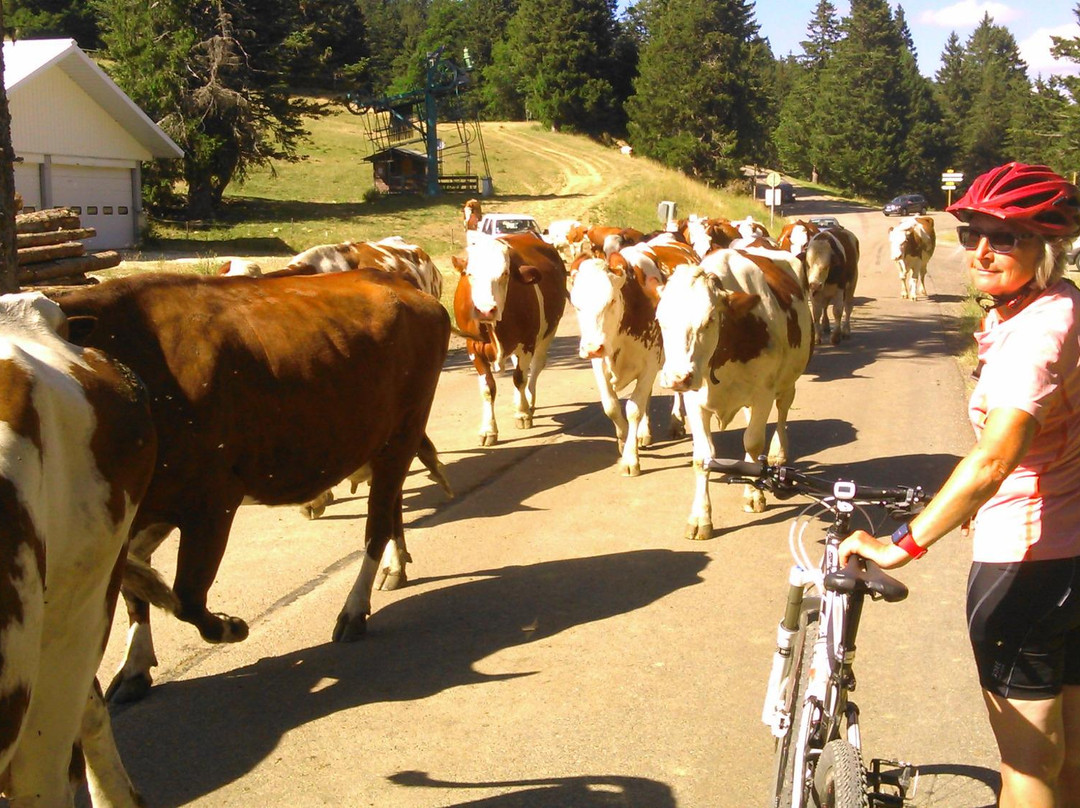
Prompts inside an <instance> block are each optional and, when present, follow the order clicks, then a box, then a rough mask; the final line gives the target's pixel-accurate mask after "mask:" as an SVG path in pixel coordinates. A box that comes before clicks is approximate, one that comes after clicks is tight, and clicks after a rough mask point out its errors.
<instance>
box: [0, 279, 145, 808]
mask: <svg viewBox="0 0 1080 808" xmlns="http://www.w3.org/2000/svg"><path fill="white" fill-rule="evenodd" d="M61 334H64V335H66V334H67V320H66V318H65V317H64V315H63V313H62V312H61V311H60V308H59V306H57V305H56V304H55V303H53V302H52V301H51V300H48V299H47V298H45V297H44V296H43V295H41V294H39V293H24V294H14V295H4V296H2V297H0V401H2V402H3V404H2V405H0V524H2V525H3V528H2V529H0V627H2V630H0V792H2V793H3V794H5V795H6V796H7V799H8V804H9V805H12V806H71V805H73V804H74V785H73V783H72V782H71V779H70V767H71V764H72V760H73V756H72V749H73V747H74V746H76V745H78V746H81V748H82V751H83V753H84V755H85V760H86V763H87V774H88V777H89V785H90V795H91V799H92V800H93V801H94V803H95V804H97V805H111V806H125V807H126V808H134V806H136V805H141V804H142V803H141V801H140V800H139V796H138V794H137V793H136V792H135V790H134V788H133V787H132V785H131V781H130V780H129V779H128V776H127V773H126V772H125V771H124V768H123V765H122V764H121V762H120V756H119V754H118V752H117V750H116V745H115V742H114V741H113V736H112V730H111V728H110V725H109V716H108V712H107V711H106V709H105V705H104V703H103V701H102V697H101V691H100V690H99V689H98V687H97V681H96V678H95V675H96V673H97V669H98V666H99V665H100V664H101V657H102V652H103V650H104V648H105V641H106V639H107V638H108V636H109V629H110V627H111V625H112V618H113V612H114V609H115V606H116V597H117V594H118V593H117V584H118V581H119V578H118V576H117V573H118V572H119V571H120V570H121V569H122V566H123V563H124V556H125V554H126V547H127V540H128V532H129V530H130V527H131V523H132V519H133V518H134V516H135V509H136V506H137V505H138V504H139V502H140V500H141V499H142V496H143V494H144V492H145V491H146V487H147V485H148V484H149V482H150V477H151V475H152V473H153V469H154V458H155V455H156V449H157V443H156V438H155V432H154V425H153V421H152V420H151V417H150V410H149V404H148V396H147V393H146V390H145V389H144V388H143V386H142V384H141V382H139V381H138V380H137V379H136V378H135V376H134V375H133V374H132V373H131V371H130V370H128V369H127V368H125V367H123V366H121V365H119V364H117V363H115V362H113V361H112V360H111V359H109V358H108V357H106V356H105V355H104V354H102V353H100V352H99V351H96V350H93V349H82V348H79V347H77V346H75V345H72V344H71V343H69V342H67V341H66V340H64V339H63V337H62V336H61ZM76 759H77V758H76Z"/></svg>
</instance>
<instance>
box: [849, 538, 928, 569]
mask: <svg viewBox="0 0 1080 808" xmlns="http://www.w3.org/2000/svg"><path fill="white" fill-rule="evenodd" d="M853 555H858V556H862V557H863V558H869V559H870V560H871V561H873V562H874V563H876V564H877V565H878V566H879V567H881V568H882V569H887V570H888V569H893V568H895V567H902V566H904V564H906V563H908V562H909V561H911V556H909V555H908V554H907V552H906V551H905V550H904V549H903V548H902V547H897V546H896V545H895V544H893V543H892V542H891V541H889V540H888V539H886V540H885V541H881V540H879V539H876V538H874V537H873V536H871V535H870V534H869V533H867V532H866V531H865V530H856V531H855V532H854V533H852V534H851V535H850V536H848V537H847V538H846V539H844V540H843V541H842V542H840V566H841V567H844V566H846V565H847V562H848V559H849V558H851V556H853Z"/></svg>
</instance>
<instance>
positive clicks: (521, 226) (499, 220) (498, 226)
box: [477, 213, 540, 236]
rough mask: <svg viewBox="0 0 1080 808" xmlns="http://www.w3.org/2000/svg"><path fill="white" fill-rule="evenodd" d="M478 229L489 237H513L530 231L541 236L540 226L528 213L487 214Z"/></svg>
mask: <svg viewBox="0 0 1080 808" xmlns="http://www.w3.org/2000/svg"><path fill="white" fill-rule="evenodd" d="M477 229H478V230H479V231H480V232H481V233H484V234H486V235H489V236H503V235H512V234H514V233H524V232H526V231H529V230H531V231H532V232H533V233H535V234H536V235H538V236H539V235H540V225H539V224H537V222H536V219H534V218H533V217H532V216H529V215H528V214H527V213H485V214H484V216H483V217H482V218H481V219H480V224H479V225H478V226H477Z"/></svg>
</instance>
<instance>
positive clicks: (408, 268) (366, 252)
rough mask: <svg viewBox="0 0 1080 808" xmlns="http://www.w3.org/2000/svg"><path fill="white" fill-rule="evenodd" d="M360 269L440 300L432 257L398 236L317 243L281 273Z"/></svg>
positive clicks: (438, 278) (438, 276)
mask: <svg viewBox="0 0 1080 808" xmlns="http://www.w3.org/2000/svg"><path fill="white" fill-rule="evenodd" d="M360 267H373V268H375V269H381V270H383V271H384V272H392V273H397V274H399V275H403V276H405V277H406V278H409V279H411V280H412V282H413V284H414V285H416V286H417V287H418V288H419V289H420V290H421V291H424V292H427V293H428V294H429V295H431V296H432V297H434V298H435V299H436V300H438V299H439V298H441V297H442V289H443V277H442V273H441V272H439V269H438V267H436V266H435V264H434V262H433V261H432V260H431V256H430V255H428V254H427V252H425V251H424V250H423V249H421V248H420V247H418V246H417V245H415V244H409V243H408V242H407V241H405V239H403V238H402V237H401V236H389V237H388V238H384V239H382V240H381V241H346V242H345V243H343V244H320V245H318V246H316V247H310V248H309V249H306V250H304V251H303V252H301V253H298V254H296V255H294V256H293V257H292V259H291V260H290V261H289V263H288V264H287V265H286V266H285V268H284V269H283V270H281V271H282V272H294V273H295V272H301V273H302V272H311V273H313V274H320V273H325V272H345V271H346V270H350V269H358V268H360Z"/></svg>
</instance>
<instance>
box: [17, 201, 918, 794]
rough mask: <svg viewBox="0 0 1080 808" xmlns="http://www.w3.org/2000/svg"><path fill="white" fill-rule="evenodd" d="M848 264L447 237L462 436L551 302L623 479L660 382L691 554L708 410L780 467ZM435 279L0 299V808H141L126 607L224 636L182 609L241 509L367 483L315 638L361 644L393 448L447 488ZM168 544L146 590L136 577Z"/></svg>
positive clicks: (388, 271) (908, 226)
mask: <svg viewBox="0 0 1080 808" xmlns="http://www.w3.org/2000/svg"><path fill="white" fill-rule="evenodd" d="M471 204H474V203H472V202H471V203H470V205H471ZM477 207H478V206H477ZM471 214H475V210H471V209H470V207H469V206H467V207H466V210H465V225H466V228H467V229H468V228H469V225H470V219H471V221H472V223H473V226H475V221H476V217H475V215H471ZM890 240H891V243H892V250H893V258H894V259H895V260H896V261H897V262H898V266H899V268H900V275H901V289H902V296H904V297H910V298H911V299H917V297H918V296H919V295H920V294H921V295H923V296H925V288H924V286H923V282H922V278H923V276H924V274H925V268H926V262H927V260H928V259H929V257H930V255H931V254H932V252H933V249H934V230H933V221H932V220H931V219H929V218H928V217H914V218H910V219H905V220H903V221H902V222H901V223H900V224H898V225H896V226H894V227H893V228H890ZM858 259H859V244H858V240H857V239H856V238H855V236H854V234H853V233H851V232H850V231H848V230H845V229H844V228H842V227H832V228H824V229H822V228H818V227H816V226H815V225H813V224H811V223H809V222H804V221H797V222H793V223H791V224H788V225H786V226H785V227H784V228H783V230H782V232H781V233H780V234H779V236H778V237H777V238H775V239H774V238H772V237H771V236H770V234H769V233H768V232H767V230H766V229H765V228H764V227H763V226H762V225H761V224H759V223H757V222H755V221H753V220H752V219H747V220H744V221H738V222H732V221H729V220H727V219H721V218H700V217H690V218H689V219H686V220H682V221H679V222H673V223H671V227H670V228H669V229H668V230H665V231H662V232H658V233H653V234H644V233H642V232H639V231H636V230H633V229H631V228H621V227H600V226H592V227H589V226H585V225H583V224H581V223H579V222H570V221H566V222H556V223H552V225H551V226H550V227H549V229H548V231H547V232H546V233H545V235H544V237H542V238H541V237H539V236H536V235H534V234H531V233H522V234H515V235H507V236H498V237H490V236H483V235H475V234H471V235H470V236H469V238H467V246H466V248H465V255H464V256H462V257H455V258H454V261H453V263H454V267H455V269H456V270H457V272H458V274H459V278H458V282H457V288H456V291H455V294H454V300H453V307H452V308H453V318H454V320H455V322H456V329H457V331H458V333H459V334H460V335H461V336H462V337H464V338H465V341H466V345H467V350H468V353H469V356H470V358H471V360H472V362H473V364H474V367H475V369H476V371H477V374H478V382H479V388H480V393H481V399H482V401H481V420H480V423H481V426H480V433H479V439H480V442H481V444H482V445H484V446H491V445H494V444H495V443H496V442H497V441H498V435H499V432H498V426H497V423H496V418H495V406H494V405H495V394H496V385H495V374H496V373H497V372H499V371H501V370H502V369H504V368H509V369H511V370H512V375H513V383H514V415H515V421H516V425H517V426H518V427H519V428H529V427H531V426H532V419H533V414H534V411H535V408H536V396H537V380H538V378H539V376H540V374H541V371H542V370H543V368H544V366H545V364H546V361H547V352H548V349H549V346H550V344H551V341H552V339H553V338H554V336H555V332H556V330H557V328H558V325H559V322H560V320H561V318H562V316H563V313H564V310H565V308H566V302H567V301H568V300H569V302H570V303H571V305H572V307H573V308H574V310H575V312H576V314H577V318H578V324H579V330H580V335H581V337H580V346H579V348H580V350H579V353H580V356H581V357H582V358H583V359H588V360H589V361H590V362H591V364H592V367H593V370H594V373H595V376H596V381H597V386H598V389H599V395H600V399H601V403H602V406H603V409H604V412H605V413H606V414H607V415H608V417H609V418H610V419H611V420H612V422H613V423H614V425H615V432H616V438H617V442H618V446H619V452H620V461H619V462H620V468H621V470H622V472H623V473H624V474H626V475H628V476H635V475H637V474H639V473H640V458H639V454H638V450H639V447H641V446H645V445H648V444H649V442H650V440H651V436H652V427H651V425H650V423H649V417H648V410H649V408H648V404H649V397H650V394H651V391H652V389H653V386H654V383H655V382H656V381H659V383H660V385H661V386H663V387H665V388H668V389H671V390H672V391H674V392H675V394H676V395H675V396H674V408H673V410H672V416H671V425H670V428H671V429H672V431H673V433H674V434H675V435H683V434H685V431H686V429H687V427H688V428H689V430H690V433H691V435H692V439H693V459H694V463H693V465H694V474H695V495H694V500H693V505H692V508H691V512H690V515H689V518H688V524H687V531H686V535H687V537H689V538H697V539H704V538H709V537H710V536H711V531H712V518H711V504H710V500H709V491H708V475H707V462H706V461H707V460H708V458H709V457H710V456H711V454H712V443H711V437H710V431H711V426H712V419H713V418H714V417H715V418H716V420H717V421H718V422H719V425H720V427H721V428H723V427H725V426H726V425H727V424H728V423H729V422H730V421H731V420H732V419H733V418H734V417H735V415H736V414H737V413H738V412H740V411H744V412H745V413H746V416H747V429H746V431H745V436H744V448H745V450H746V453H747V456H748V457H750V458H755V457H758V456H760V455H761V454H764V453H765V432H766V424H767V421H768V418H769V416H770V414H771V412H772V410H773V407H774V405H775V407H776V411H777V422H776V431H775V436H774V439H773V442H772V445H771V446H770V448H769V451H768V455H769V457H770V460H771V461H774V462H784V461H785V460H786V458H787V451H788V448H787V435H786V417H787V412H788V409H789V408H790V406H791V404H792V401H793V399H794V395H795V383H796V380H797V379H798V378H799V376H800V375H801V374H802V373H803V370H804V369H805V367H806V365H807V362H808V361H809V359H810V355H811V352H812V350H813V349H814V345H815V344H817V343H820V342H821V341H823V340H824V339H826V338H829V339H830V341H831V342H832V343H833V344H834V345H835V344H838V343H839V342H840V341H841V340H842V339H843V338H845V337H847V336H849V335H850V333H851V313H852V306H853V303H854V292H855V288H856V284H857V281H858ZM442 284H443V277H442V275H441V273H440V272H439V270H438V269H437V268H436V267H435V265H434V264H433V262H432V261H431V259H430V257H429V256H428V255H427V254H426V253H425V252H424V251H423V250H422V249H420V248H418V247H416V246H415V245H411V244H408V243H407V242H405V241H404V240H403V239H401V238H397V237H394V238H389V239H384V240H383V241H380V242H370V243H351V242H347V243H345V244H340V245H323V246H318V247H313V248H312V249H309V250H306V251H305V252H302V253H300V254H299V255H297V256H296V257H294V258H293V259H292V260H291V261H290V263H289V264H288V266H286V267H285V268H284V269H282V270H279V271H276V272H269V273H263V272H262V271H261V269H260V268H259V267H258V266H257V265H255V264H254V263H252V262H245V261H238V260H237V261H232V262H230V263H228V264H226V265H225V266H223V267H222V270H221V275H220V276H217V277H210V276H197V275H166V274H147V275H142V276H137V277H129V278H122V279H116V280H111V281H107V282H104V283H101V284H97V285H93V286H86V287H78V288H70V289H64V290H59V291H53V292H50V294H49V296H46V295H43V294H41V293H39V292H27V293H21V294H15V295H5V296H3V297H0V390H2V391H3V395H0V515H2V521H0V793H3V794H4V795H6V796H7V798H8V800H9V802H10V804H11V805H13V806H23V805H35V806H38V805H41V806H53V805H72V804H73V799H74V793H75V791H76V789H77V788H78V787H79V783H80V782H81V781H82V779H83V777H84V776H85V778H86V781H87V783H88V786H89V791H90V796H91V800H92V802H93V803H94V804H95V805H113V806H136V805H140V804H141V800H140V798H139V796H138V794H137V792H136V790H135V789H134V788H133V786H132V784H131V782H130V779H129V778H128V776H127V774H126V772H125V770H124V767H123V764H122V762H121V760H120V756H119V753H118V752H117V749H116V746H115V743H114V741H113V737H112V732H111V729H110V725H109V717H108V711H107V709H106V706H105V699H106V698H109V699H114V700H117V701H130V700H134V699H138V698H141V697H142V696H144V695H145V694H146V693H147V692H148V690H149V688H150V685H151V676H150V670H151V667H152V666H153V665H155V664H157V660H156V657H155V652H154V646H153V640H152V636H151V632H150V622H149V620H150V608H149V607H150V605H151V604H153V605H156V606H160V607H162V608H164V609H166V610H167V611H169V612H170V613H172V614H174V615H175V616H176V617H178V618H179V619H181V620H183V621H186V622H189V623H192V624H193V625H195V626H196V627H197V628H198V630H199V632H200V634H201V635H202V637H203V638H204V639H205V640H207V641H209V642H236V641H239V640H243V639H244V638H245V637H246V636H247V632H248V627H247V624H246V623H245V622H244V621H243V620H242V619H240V618H238V617H234V616H229V615H221V614H215V613H212V612H210V611H209V610H208V608H207V595H208V590H209V588H210V586H211V584H212V582H213V580H214V578H215V575H216V573H217V570H218V566H219V564H220V562H221V559H222V556H223V553H224V551H225V546H226V543H227V541H228V537H229V532H230V529H231V526H232V521H233V517H234V516H235V514H236V511H237V509H238V508H239V506H240V505H241V503H242V502H244V501H245V499H251V500H254V501H256V502H260V503H264V504H268V505H282V504H290V503H299V504H302V505H303V508H304V513H305V514H307V515H308V516H310V517H317V516H318V515H319V514H320V513H321V511H322V508H324V507H325V505H326V503H327V502H328V501H329V499H330V498H332V494H330V493H329V491H330V489H331V488H332V487H333V486H334V485H336V484H337V483H339V482H341V481H343V480H346V479H349V480H352V482H353V485H354V487H355V485H356V484H357V483H358V482H360V481H367V482H369V484H370V494H369V498H368V513H367V520H366V526H365V539H364V541H365V548H366V552H365V554H364V557H363V562H362V564H361V569H360V572H359V575H358V577H357V579H356V582H355V583H354V585H353V587H352V589H351V591H350V592H349V594H348V596H347V598H346V600H345V603H344V605H343V607H342V610H341V612H340V614H339V616H338V618H337V623H336V625H335V627H334V630H333V639H334V640H335V641H350V640H355V639H358V638H359V637H360V636H362V635H363V634H364V632H365V628H366V620H367V615H368V614H370V612H371V594H372V591H373V589H374V588H376V587H379V588H386V589H389V588H394V587H396V586H399V585H401V584H402V583H404V582H405V580H406V571H405V564H406V562H407V561H408V560H410V559H409V555H408V551H407V548H406V545H405V535H404V530H403V516H402V489H403V485H404V481H405V477H406V475H407V473H408V470H409V468H410V466H411V464H412V462H413V460H414V458H417V457H418V458H419V459H420V460H421V461H422V462H423V464H424V465H425V466H426V467H427V468H428V470H429V471H430V473H431V474H432V476H433V477H434V478H435V479H436V480H437V481H438V482H439V483H440V484H442V485H443V486H444V487H445V488H446V489H447V490H449V483H448V481H447V480H446V476H445V473H444V469H443V466H442V464H441V463H440V462H439V459H438V453H437V451H436V449H435V447H434V445H433V444H432V442H431V441H430V440H429V439H428V437H427V435H426V425H427V420H428V415H429V412H430V409H431V406H432V402H433V399H434V396H435V391H436V387H437V385H438V382H439V378H440V374H441V372H442V368H443V364H444V360H445V358H446V354H447V350H448V344H449V339H450V334H451V329H452V327H451V322H450V316H449V314H448V313H447V311H446V309H445V308H444V307H443V305H442V304H441V302H440V297H441V294H442ZM830 312H831V315H832V316H831V318H830V316H829V314H830ZM627 390H629V391H630V392H629V394H628V397H627V399H626V402H625V408H624V406H623V403H622V402H621V401H620V393H623V392H624V391H627ZM745 507H746V508H747V509H749V510H752V511H761V510H762V509H763V508H764V500H763V498H762V495H761V494H760V492H757V491H755V490H753V489H748V490H747V492H746V502H745ZM174 529H178V530H179V536H180V539H179V550H178V559H177V567H176V575H175V580H174V582H173V585H172V586H171V587H169V586H168V585H166V584H165V582H164V581H162V580H161V579H160V577H158V576H157V574H156V573H154V572H153V570H152V568H151V567H150V565H149V561H150V558H151V555H152V553H153V552H154V550H155V549H156V548H158V547H159V546H160V545H161V543H162V542H163V541H164V539H165V538H166V537H167V536H168V535H169V534H170V533H171V532H172V531H173V530H174ZM121 593H122V594H123V596H124V599H125V603H126V605H127V610H128V616H129V619H130V622H131V630H130V632H129V635H128V647H127V653H126V657H125V659H124V662H123V665H122V667H121V669H120V671H119V673H118V674H117V675H116V677H115V679H114V680H113V681H112V683H111V684H110V686H109V688H108V691H107V692H106V693H105V694H103V693H102V691H101V689H100V687H99V686H98V683H97V680H96V673H97V669H98V666H99V665H100V662H101V658H102V654H103V651H104V646H105V642H106V640H107V636H108V632H109V629H110V626H111V623H112V617H113V613H114V610H115V606H116V603H117V601H118V599H119V596H120V594H121Z"/></svg>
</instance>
